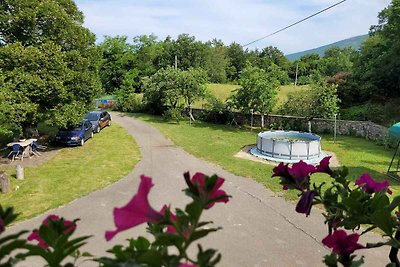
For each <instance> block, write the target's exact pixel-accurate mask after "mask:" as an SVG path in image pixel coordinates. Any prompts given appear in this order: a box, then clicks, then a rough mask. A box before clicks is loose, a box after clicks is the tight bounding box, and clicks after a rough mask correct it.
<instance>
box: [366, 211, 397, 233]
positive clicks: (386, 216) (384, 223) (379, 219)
mask: <svg viewBox="0 0 400 267" xmlns="http://www.w3.org/2000/svg"><path fill="white" fill-rule="evenodd" d="M371 221H372V222H373V223H374V224H375V225H376V226H377V227H378V228H380V229H381V230H382V231H383V232H384V233H385V234H387V235H389V236H391V235H392V233H393V220H392V215H391V213H390V212H389V211H387V210H376V211H375V212H374V213H373V214H372V215H371Z"/></svg>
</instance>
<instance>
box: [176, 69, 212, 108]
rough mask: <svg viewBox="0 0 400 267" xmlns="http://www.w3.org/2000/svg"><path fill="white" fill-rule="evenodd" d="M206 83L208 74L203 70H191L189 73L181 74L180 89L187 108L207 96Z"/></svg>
mask: <svg viewBox="0 0 400 267" xmlns="http://www.w3.org/2000/svg"><path fill="white" fill-rule="evenodd" d="M206 83H207V74H206V73H205V71H204V70H203V69H199V68H197V69H194V68H190V69H188V70H187V71H182V72H180V77H179V87H180V89H181V95H182V97H183V98H184V100H185V105H186V107H189V106H190V105H192V104H193V103H194V101H196V100H198V99H200V98H202V97H204V96H205V91H206V87H205V85H206Z"/></svg>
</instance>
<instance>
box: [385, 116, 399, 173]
mask: <svg viewBox="0 0 400 267" xmlns="http://www.w3.org/2000/svg"><path fill="white" fill-rule="evenodd" d="M389 135H390V136H393V137H395V138H396V139H397V140H398V143H397V147H396V149H395V151H394V155H393V158H392V161H391V162H390V165H389V168H388V171H387V175H388V176H389V177H391V178H394V179H396V180H398V179H399V176H398V174H397V173H398V172H399V166H400V160H399V161H398V163H397V166H396V170H395V171H391V167H392V165H393V161H394V159H395V157H396V154H397V152H398V150H399V146H400V122H398V123H396V124H393V125H392V127H390V128H389Z"/></svg>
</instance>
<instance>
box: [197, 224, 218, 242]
mask: <svg viewBox="0 0 400 267" xmlns="http://www.w3.org/2000/svg"><path fill="white" fill-rule="evenodd" d="M221 229H222V228H221V227H219V228H211V229H202V230H198V231H195V232H194V233H192V235H191V236H190V241H191V242H193V241H195V240H197V239H200V238H202V237H205V236H207V235H208V234H209V233H212V232H216V231H218V230H221Z"/></svg>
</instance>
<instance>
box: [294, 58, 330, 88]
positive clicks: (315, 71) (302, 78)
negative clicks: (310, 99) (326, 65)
mask: <svg viewBox="0 0 400 267" xmlns="http://www.w3.org/2000/svg"><path fill="white" fill-rule="evenodd" d="M297 66H298V76H297V77H298V81H297V83H298V84H309V83H311V82H312V81H313V80H315V79H318V78H319V76H320V75H321V68H322V64H321V58H320V56H319V55H318V54H309V55H304V56H302V57H301V58H300V59H299V60H296V61H294V62H293V65H292V66H291V68H290V70H289V76H290V78H291V79H292V80H294V79H295V75H296V68H297ZM316 77H317V78H316Z"/></svg>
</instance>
